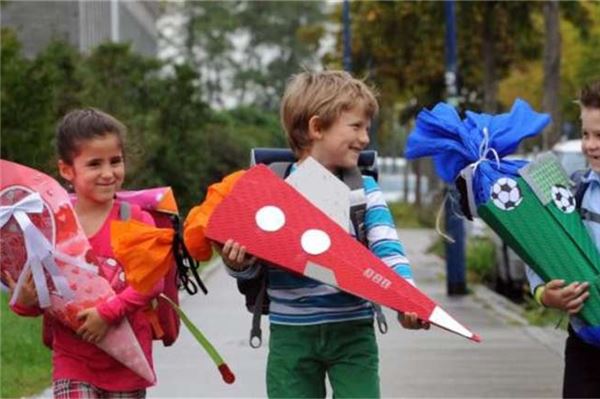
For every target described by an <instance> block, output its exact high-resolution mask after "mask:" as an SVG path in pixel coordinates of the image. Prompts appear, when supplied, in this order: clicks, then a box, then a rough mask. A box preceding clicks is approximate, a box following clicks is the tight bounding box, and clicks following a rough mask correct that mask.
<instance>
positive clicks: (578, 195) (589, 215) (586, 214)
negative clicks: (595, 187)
mask: <svg viewBox="0 0 600 399" xmlns="http://www.w3.org/2000/svg"><path fill="white" fill-rule="evenodd" d="M587 173H588V171H587V170H578V171H576V172H575V173H573V175H572V176H571V180H572V181H573V182H574V183H575V189H574V190H575V205H576V206H577V209H578V210H579V214H580V215H581V219H583V220H589V221H591V222H594V223H600V214H599V213H596V212H593V211H590V210H589V209H585V208H582V207H581V203H582V202H583V196H584V195H585V192H586V191H587V189H588V188H589V186H590V183H589V182H584V181H583V177H584V176H585V175H587Z"/></svg>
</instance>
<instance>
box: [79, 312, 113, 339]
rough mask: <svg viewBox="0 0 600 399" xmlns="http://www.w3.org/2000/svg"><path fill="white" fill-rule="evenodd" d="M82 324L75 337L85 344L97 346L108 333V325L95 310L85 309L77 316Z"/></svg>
mask: <svg viewBox="0 0 600 399" xmlns="http://www.w3.org/2000/svg"><path fill="white" fill-rule="evenodd" d="M77 318H78V319H79V320H83V324H82V325H81V327H79V329H78V330H77V335H79V336H80V337H81V339H83V340H84V341H86V342H89V343H92V344H97V343H98V342H100V341H102V338H104V336H105V335H106V332H107V331H108V328H109V324H108V323H107V322H106V321H105V320H104V319H103V318H102V316H100V313H98V310H97V309H96V308H87V309H84V310H82V311H81V312H79V313H78V314H77Z"/></svg>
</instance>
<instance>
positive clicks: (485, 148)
mask: <svg viewBox="0 0 600 399" xmlns="http://www.w3.org/2000/svg"><path fill="white" fill-rule="evenodd" d="M482 131H483V140H482V141H481V143H479V159H478V160H477V162H475V163H472V164H471V165H472V166H473V173H475V171H476V170H477V167H478V166H479V164H480V163H481V162H483V161H489V159H488V158H487V155H488V152H491V153H492V154H493V155H494V158H496V165H498V169H500V156H499V155H498V152H497V151H496V150H495V149H494V148H490V147H489V145H490V133H489V131H488V128H487V127H484V128H483V129H482ZM471 165H469V166H471Z"/></svg>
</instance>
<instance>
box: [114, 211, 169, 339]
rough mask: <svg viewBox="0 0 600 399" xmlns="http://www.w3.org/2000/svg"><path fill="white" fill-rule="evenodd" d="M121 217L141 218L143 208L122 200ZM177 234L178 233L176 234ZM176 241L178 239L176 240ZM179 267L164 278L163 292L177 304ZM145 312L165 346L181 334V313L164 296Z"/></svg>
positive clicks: (158, 298) (156, 337) (153, 336)
mask: <svg viewBox="0 0 600 399" xmlns="http://www.w3.org/2000/svg"><path fill="white" fill-rule="evenodd" d="M136 213H137V215H136ZM119 218H120V219H121V220H123V221H126V220H129V219H132V218H133V219H135V220H140V219H141V208H138V207H132V206H131V204H130V203H129V202H126V201H122V202H121V203H120V205H119ZM175 236H177V234H175ZM175 241H176V240H175ZM177 274H178V268H177V267H176V266H175V265H173V267H171V268H170V269H169V272H168V273H167V275H166V276H165V278H164V288H163V292H162V293H163V294H164V295H165V296H167V297H168V298H169V299H170V300H171V301H173V302H174V303H175V304H176V305H179V288H178V287H177ZM144 314H145V316H146V318H147V319H148V321H149V322H150V325H151V326H152V339H154V340H162V342H163V345H164V346H171V345H173V343H174V342H175V340H176V339H177V337H178V336H179V327H180V325H181V321H180V320H179V315H178V314H177V312H176V311H175V309H173V307H172V306H170V305H169V304H168V303H167V302H166V300H165V299H164V298H162V297H161V296H158V297H156V298H154V299H153V300H152V301H150V305H149V307H148V308H147V309H145V310H144Z"/></svg>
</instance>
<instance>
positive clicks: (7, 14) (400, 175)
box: [0, 0, 600, 210]
mask: <svg viewBox="0 0 600 399" xmlns="http://www.w3.org/2000/svg"><path fill="white" fill-rule="evenodd" d="M444 5H445V3H444V2H410V1H403V2H390V1H384V2H379V1H368V2H367V1H365V2H358V1H353V2H274V1H261V2H249V1H227V2H197V1H187V2H186V1H161V2H158V1H120V0H106V1H81V0H80V1H1V2H0V11H1V23H2V36H1V37H2V40H1V64H2V65H1V67H2V69H1V77H2V79H1V85H0V86H1V87H0V89H1V98H0V100H1V103H0V105H1V118H2V130H1V132H2V148H1V151H2V153H1V155H2V158H4V159H9V160H14V161H17V162H21V163H24V164H27V165H30V166H32V167H35V168H39V169H42V170H44V171H46V172H48V173H51V174H54V175H56V172H55V170H56V168H55V165H56V160H55V158H54V148H53V144H52V138H53V134H54V126H55V124H56V122H57V121H58V120H59V118H60V117H61V116H62V115H63V114H64V113H66V112H67V111H69V110H70V109H72V108H75V107H82V106H94V107H98V108H100V109H103V110H105V111H107V112H109V113H111V114H114V115H116V116H117V117H118V118H119V119H121V120H122V121H123V122H125V124H126V125H127V126H128V127H129V141H128V145H129V152H130V154H129V155H130V162H129V166H128V168H129V169H128V170H129V179H128V182H127V184H128V186H130V187H147V186H155V185H165V184H168V185H171V186H173V188H174V190H175V192H176V194H177V196H178V198H179V201H180V202H181V205H182V208H183V209H184V210H185V209H187V208H188V207H189V206H190V205H191V204H192V203H194V202H195V201H198V199H199V198H201V197H202V195H203V194H204V190H205V189H206V187H207V185H208V184H209V183H210V182H213V181H215V180H218V179H220V178H221V177H222V176H223V175H224V174H226V173H229V172H231V171H232V170H235V169H238V168H241V167H244V166H246V165H247V163H248V157H249V149H250V148H252V147H255V146H263V147H265V146H276V147H281V146H286V141H285V138H284V135H283V132H282V130H281V128H280V125H279V120H278V105H279V98H280V96H281V94H282V91H283V88H284V86H285V84H286V80H287V79H288V78H289V76H290V75H291V74H293V73H296V72H299V71H301V70H302V69H303V68H310V69H316V70H320V69H324V68H329V69H332V68H339V69H341V68H345V69H347V70H351V71H352V73H353V74H355V75H356V76H358V77H361V78H364V79H366V80H367V81H368V82H369V83H370V84H372V85H373V86H375V87H376V88H377V89H378V91H379V93H380V96H379V100H380V103H381V113H380V115H379V117H378V119H377V120H376V121H375V123H374V128H373V131H372V132H371V133H372V137H371V146H372V148H374V149H376V150H377V151H378V153H379V156H380V168H381V172H382V179H381V184H382V186H383V187H384V189H385V190H386V191H388V192H390V194H388V197H387V198H388V199H390V200H400V201H409V202H412V203H415V204H416V205H417V206H419V207H420V206H421V205H422V204H427V203H430V202H431V201H433V199H434V197H435V193H436V190H439V188H440V183H439V181H438V180H437V178H436V177H435V174H434V173H433V169H432V166H431V163H430V162H429V161H426V160H420V161H413V162H408V163H407V162H406V161H405V160H404V159H403V158H402V156H403V152H404V144H405V142H406V137H407V135H408V133H409V132H410V130H411V127H412V123H413V121H414V118H415V116H416V114H417V113H418V111H419V110H421V109H422V108H423V107H430V106H432V105H434V104H435V103H436V102H438V101H442V100H444V99H446V98H447V97H448V93H447V83H448V82H447V80H446V79H447V76H446V75H447V73H446V72H447V65H446V62H445V57H446V56H447V55H445V54H447V52H448V49H447V47H448V43H447V38H446V36H445V32H446V25H447V23H448V22H447V15H445V12H444ZM454 13H455V46H456V60H455V64H456V67H455V69H454V71H455V74H454V76H453V77H452V79H453V80H454V81H455V82H454V86H455V88H456V89H455V92H454V93H453V102H454V103H455V104H456V105H457V106H458V107H459V109H461V110H464V109H470V110H473V111H485V112H490V113H496V112H503V111H506V110H508V109H509V108H510V106H511V104H512V102H513V101H514V100H515V98H517V97H521V98H524V99H525V100H527V101H528V102H530V103H531V104H532V105H533V106H534V108H535V109H536V110H538V111H544V112H548V113H550V114H551V115H552V118H553V121H554V122H553V124H552V125H551V126H550V127H549V128H548V129H547V131H545V132H544V134H543V135H540V136H539V137H537V138H534V139H531V140H530V141H528V142H525V143H524V144H523V145H522V148H521V151H522V152H524V153H531V152H535V151H540V150H544V149H549V148H552V146H553V145H554V144H555V143H557V142H559V141H561V140H564V139H571V138H572V139H575V138H577V136H578V134H579V130H578V108H577V106H576V105H575V104H574V103H573V100H574V98H575V97H576V95H577V90H578V88H579V87H580V86H581V85H582V84H583V83H584V82H585V81H587V80H589V79H591V78H592V77H594V76H598V75H600V51H599V49H600V23H599V22H600V3H598V2H588V1H570V2H557V1H547V2H504V1H485V2H457V3H456V4H455V12H454Z"/></svg>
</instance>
